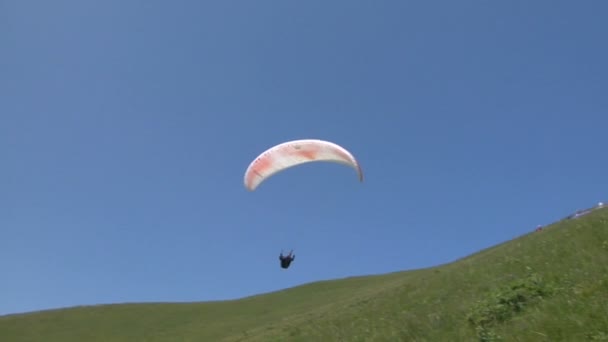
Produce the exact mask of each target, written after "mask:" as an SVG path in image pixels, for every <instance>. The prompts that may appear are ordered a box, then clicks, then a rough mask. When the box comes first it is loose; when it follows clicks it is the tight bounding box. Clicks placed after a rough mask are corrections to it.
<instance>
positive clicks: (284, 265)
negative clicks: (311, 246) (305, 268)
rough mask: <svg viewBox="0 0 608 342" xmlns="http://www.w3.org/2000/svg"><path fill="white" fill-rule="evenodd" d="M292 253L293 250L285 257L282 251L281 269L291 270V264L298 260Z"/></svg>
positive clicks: (280, 258)
mask: <svg viewBox="0 0 608 342" xmlns="http://www.w3.org/2000/svg"><path fill="white" fill-rule="evenodd" d="M292 253H293V250H291V251H290V252H289V254H287V256H283V251H281V254H280V255H279V260H281V268H285V269H287V268H289V265H290V264H291V262H292V261H294V260H295V259H296V256H295V254H293V255H292Z"/></svg>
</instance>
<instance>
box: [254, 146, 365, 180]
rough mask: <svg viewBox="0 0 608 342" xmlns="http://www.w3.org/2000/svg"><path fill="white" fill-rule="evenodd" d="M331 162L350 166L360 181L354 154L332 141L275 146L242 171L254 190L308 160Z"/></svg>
mask: <svg viewBox="0 0 608 342" xmlns="http://www.w3.org/2000/svg"><path fill="white" fill-rule="evenodd" d="M321 161H325V162H333V163H339V164H344V165H347V166H350V167H351V168H353V169H354V170H355V171H356V172H357V176H358V178H359V181H360V182H362V181H363V172H362V170H361V167H360V165H359V163H358V161H357V160H356V159H355V157H354V156H353V155H352V153H350V152H349V151H348V150H346V149H345V148H344V147H342V146H340V145H337V144H335V143H332V142H329V141H324V140H318V139H302V140H292V141H287V142H284V143H281V144H278V145H275V146H273V147H271V148H269V149H267V150H266V151H264V152H262V153H261V154H260V155H259V156H258V157H257V158H255V159H254V160H253V161H252V162H251V163H250V164H249V166H248V167H247V170H246V171H245V179H244V182H245V187H246V188H247V189H248V190H249V191H254V190H255V189H256V188H257V187H258V186H259V185H260V184H261V183H262V182H264V181H265V180H267V179H268V178H270V177H272V176H273V175H274V174H276V173H278V172H281V171H284V170H286V169H288V168H291V167H294V166H298V165H301V164H304V163H309V162H321Z"/></svg>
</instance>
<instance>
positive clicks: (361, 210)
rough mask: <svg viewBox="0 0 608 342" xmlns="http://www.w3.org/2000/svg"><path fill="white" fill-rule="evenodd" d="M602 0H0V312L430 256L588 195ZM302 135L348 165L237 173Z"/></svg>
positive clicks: (606, 194) (537, 219)
mask: <svg viewBox="0 0 608 342" xmlns="http://www.w3.org/2000/svg"><path fill="white" fill-rule="evenodd" d="M607 11H608V2H606V1H602V0H597V1H556V0H551V1H549V0H547V1H466V0H465V1H447V0H445V1H352V0H351V1H322V0H308V1H291V0H284V1H266V0H261V1H225V0H221V1H195V0H192V1H143V0H142V1H126V0H120V1H119V0H104V1H92V0H72V1H66V0H57V1H30V0H1V1H0V163H1V164H0V165H1V167H0V314H7V313H16V312H24V311H32V310H39V309H48V308H58V307H66V306H74V305H89V304H100V303H116V302H143V301H199V300H217V299H233V298H240V297H244V296H249V295H253V294H259V293H266V292H269V291H274V290H278V289H282V288H286V287H291V286H295V285H299V284H304V283H308V282H313V281H318V280H324V279H332V278H342V277H347V276H353V275H366V274H378V273H386V272H392V271H398V270H406V269H414V268H422V267H428V266H434V265H438V264H442V263H446V262H450V261H453V260H456V259H458V258H461V257H464V256H466V255H468V254H470V253H473V252H476V251H478V250H480V249H483V248H486V247H490V246H492V245H495V244H498V243H501V242H504V241H506V240H509V239H512V238H515V237H517V236H519V235H522V234H525V233H528V232H530V231H532V230H534V228H535V226H536V225H537V224H546V223H550V222H553V221H555V220H557V219H560V218H562V217H564V216H566V215H568V214H570V213H572V212H573V211H575V210H577V209H580V208H586V207H589V206H592V205H594V204H596V203H597V202H598V201H602V200H607V199H608V181H606V176H605V175H606V168H607V167H608V161H607V159H608V157H607V156H608V153H606V146H607V144H606V134H607V132H608V131H607V127H608V110H607V108H608V93H607V89H608V63H607V62H606V61H608V45H607V44H606V35H607V34H608V22H607V21H606V13H608V12H607ZM300 138H320V139H326V140H330V141H333V142H336V143H338V144H340V145H342V146H344V147H345V148H347V149H349V150H350V151H351V152H353V153H354V154H355V156H356V157H357V158H358V159H359V161H360V163H361V165H362V167H363V171H364V173H365V181H364V182H363V183H359V182H358V181H357V178H356V174H355V172H354V171H353V170H352V169H349V168H347V167H344V166H342V165H337V164H321V163H319V164H314V165H313V164H308V165H305V166H301V167H299V168H297V169H291V170H288V171H285V172H284V173H282V174H279V175H277V176H276V177H274V178H272V179H270V180H268V181H267V182H265V183H263V184H262V185H261V186H260V187H259V188H258V190H257V191H255V192H248V191H247V190H246V189H245V188H244V186H243V173H244V171H245V169H246V167H247V165H248V164H249V162H250V161H251V160H252V159H253V158H255V157H256V156H257V155H258V154H259V153H260V152H262V151H263V150H265V149H266V148H268V147H270V146H272V145H275V144H278V143H280V142H283V141H286V140H291V139H300ZM291 248H293V249H295V252H296V255H297V258H296V261H295V262H294V263H293V264H292V267H291V268H290V269H289V270H287V271H285V270H282V269H280V268H279V261H278V258H277V257H278V254H279V252H280V250H281V249H285V250H289V249H291Z"/></svg>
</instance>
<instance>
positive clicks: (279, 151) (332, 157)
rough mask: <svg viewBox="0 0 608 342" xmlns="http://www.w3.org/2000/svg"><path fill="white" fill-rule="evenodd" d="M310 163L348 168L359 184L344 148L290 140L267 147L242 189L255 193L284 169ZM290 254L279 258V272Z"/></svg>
mask: <svg viewBox="0 0 608 342" xmlns="http://www.w3.org/2000/svg"><path fill="white" fill-rule="evenodd" d="M311 162H332V163H338V164H343V165H346V166H349V167H351V168H352V169H354V170H355V171H356V173H357V177H358V179H359V182H362V181H363V172H362V171H361V166H360V165H359V162H358V161H357V160H356V159H355V157H354V156H353V155H352V153H350V152H349V151H348V150H346V149H345V148H344V147H342V146H340V145H338V144H335V143H333V142H329V141H325V140H319V139H301V140H291V141H287V142H283V143H280V144H278V145H275V146H273V147H270V148H269V149H267V150H266V151H264V152H262V153H261V154H260V155H258V156H257V157H256V158H255V159H254V160H253V161H251V163H250V164H249V166H248V167H247V170H246V171H245V177H244V183H245V188H246V189H247V190H249V191H255V190H256V189H257V188H258V186H259V185H260V184H261V183H263V182H264V181H266V180H267V179H269V178H270V177H272V176H273V175H275V174H277V173H279V172H282V171H284V170H286V169H288V168H291V167H295V166H298V165H302V164H304V163H311ZM292 253H293V250H292V251H291V252H289V254H288V255H287V256H284V255H283V251H281V254H280V255H279V260H280V262H281V268H283V269H287V268H289V266H290V264H291V263H292V262H293V261H294V259H295V255H292Z"/></svg>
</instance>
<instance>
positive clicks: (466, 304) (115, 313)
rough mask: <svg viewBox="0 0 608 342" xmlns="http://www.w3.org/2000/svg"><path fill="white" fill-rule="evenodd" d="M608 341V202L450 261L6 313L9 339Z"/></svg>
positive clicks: (0, 336) (0, 323) (0, 335)
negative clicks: (228, 292) (239, 289)
mask: <svg viewBox="0 0 608 342" xmlns="http://www.w3.org/2000/svg"><path fill="white" fill-rule="evenodd" d="M500 340H503V341H608V208H604V209H600V210H596V211H594V212H592V213H591V214H588V215H586V216H584V217H582V218H579V219H576V220H566V221H561V222H558V223H555V224H553V225H551V226H548V227H546V228H545V229H544V230H543V231H542V232H531V233H529V234H527V235H524V236H522V237H519V238H517V239H514V240H512V241H508V242H505V243H503V244H500V245H498V246H495V247H492V248H488V249H486V250H483V251H480V252H479V253H476V254H474V255H471V256H468V257H466V258H463V259H461V260H458V261H456V262H454V263H451V264H447V265H442V266H439V267H434V268H429V269H423V270H415V271H404V272H397V273H391V274H386V275H380V276H367V277H353V278H348V279H341V280H334V281H324V282H317V283H311V284H307V285H303V286H299V287H295V288H291V289H287V290H283V291H279V292H274V293H270V294H264V295H259V296H255V297H249V298H245V299H240V300H234V301H225V302H207V303H187V304H171V303H161V304H116V305H104V306H91V307H77V308H69V309H62V310H52V311H44V312H36V313H28V314H22V315H11V316H4V317H0V341H6V342H18V341H45V342H53V341H61V342H71V341H74V342H76V341H78V342H80V341H87V342H88V341H105V342H113V341H129V342H133V341H500Z"/></svg>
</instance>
